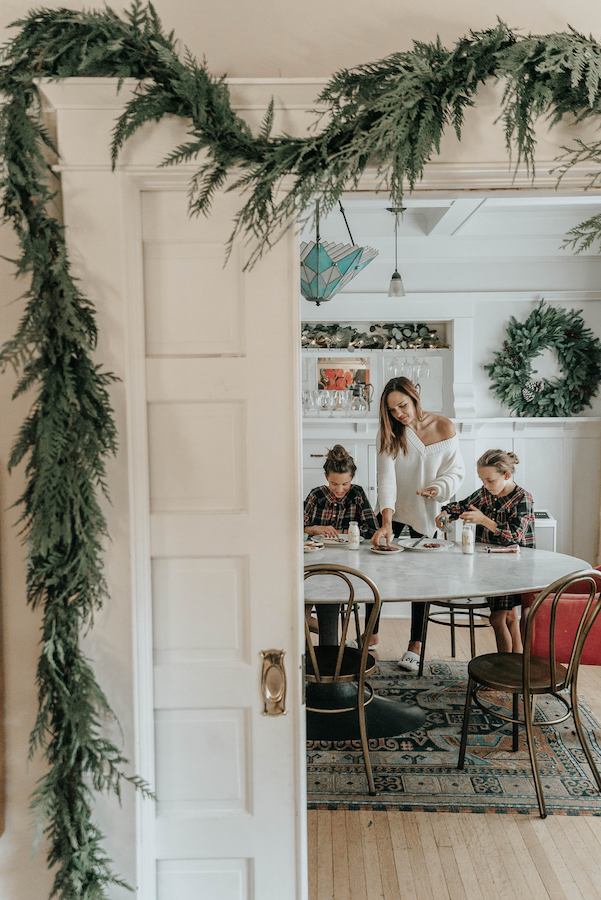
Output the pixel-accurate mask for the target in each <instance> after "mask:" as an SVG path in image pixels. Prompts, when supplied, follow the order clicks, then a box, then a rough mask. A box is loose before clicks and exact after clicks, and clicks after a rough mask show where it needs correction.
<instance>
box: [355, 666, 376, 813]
mask: <svg viewBox="0 0 601 900" xmlns="http://www.w3.org/2000/svg"><path fill="white" fill-rule="evenodd" d="M357 713H358V715H359V736H360V738H361V749H362V750H363V761H364V763H365V774H366V775H367V787H368V790H369V793H370V794H371V795H372V796H373V795H374V794H375V793H376V788H375V785H374V776H373V772H372V769H371V759H370V758H369V741H368V738H367V724H366V721H365V681H364V680H363V679H361V680H360V681H359V684H358V686H357Z"/></svg>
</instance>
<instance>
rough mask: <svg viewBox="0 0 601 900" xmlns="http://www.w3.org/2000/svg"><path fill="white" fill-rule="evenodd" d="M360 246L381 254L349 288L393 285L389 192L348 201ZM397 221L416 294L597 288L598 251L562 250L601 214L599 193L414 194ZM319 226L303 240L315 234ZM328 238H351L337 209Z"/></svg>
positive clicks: (600, 273) (600, 274)
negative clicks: (570, 235) (568, 238)
mask: <svg viewBox="0 0 601 900" xmlns="http://www.w3.org/2000/svg"><path fill="white" fill-rule="evenodd" d="M343 205H344V208H345V212H346V216H347V219H348V223H349V226H350V229H351V232H352V235H353V238H354V241H355V243H356V244H360V245H368V246H370V247H373V248H374V249H376V250H377V251H378V256H377V258H376V259H375V260H374V261H373V262H372V263H370V265H369V266H368V267H367V268H366V269H365V270H364V271H363V272H361V273H360V274H359V275H358V276H357V277H356V278H355V279H354V280H353V281H352V282H351V283H350V285H349V286H348V288H347V289H346V291H345V293H362V292H373V291H377V292H380V291H382V290H384V288H386V289H387V287H388V282H389V280H390V275H391V273H392V270H393V268H394V215H393V214H392V213H391V212H388V211H387V207H388V206H389V205H390V201H389V200H388V199H386V198H383V197H349V198H348V199H347V200H345V201H343ZM404 206H405V207H406V211H405V212H404V213H403V215H402V219H401V220H400V221H399V249H398V259H399V270H400V272H401V275H402V276H403V279H404V281H405V284H406V288H407V290H409V291H411V292H414V291H415V292H428V291H441V290H446V291H470V292H471V291H481V290H486V291H490V290H506V291H532V290H537V291H538V290H549V291H570V290H574V291H582V290H585V291H591V290H592V291H599V290H601V255H600V252H599V249H598V248H597V249H592V250H590V251H588V252H587V253H586V254H582V255H581V256H575V255H574V253H573V252H572V251H570V250H567V249H565V248H562V243H563V241H564V239H565V236H566V234H567V232H568V231H569V230H570V228H572V227H573V226H575V225H577V224H579V223H580V222H582V221H583V220H584V219H587V218H589V217H590V216H593V215H598V214H601V196H600V195H598V194H597V195H595V194H584V195H580V196H577V197H568V196H557V195H556V196H552V197H540V196H531V197H508V196H484V195H472V194H470V195H469V196H465V197H461V198H455V199H453V198H435V197H413V198H408V199H407V200H405V201H404ZM313 234H314V233H313V226H312V224H311V223H308V224H307V225H306V226H305V227H304V229H303V239H305V240H306V239H312V238H313ZM321 236H322V240H324V241H329V240H331V241H336V242H344V243H346V242H349V236H348V232H347V230H346V227H345V224H344V220H343V218H342V215H341V213H340V212H339V210H338V208H336V209H334V210H332V211H331V212H330V213H329V214H328V215H327V216H324V217H322V220H321Z"/></svg>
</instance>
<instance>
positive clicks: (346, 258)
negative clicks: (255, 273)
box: [300, 202, 378, 306]
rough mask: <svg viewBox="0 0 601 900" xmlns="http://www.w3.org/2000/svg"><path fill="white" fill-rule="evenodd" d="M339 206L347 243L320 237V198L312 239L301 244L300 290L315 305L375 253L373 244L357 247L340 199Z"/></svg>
mask: <svg viewBox="0 0 601 900" xmlns="http://www.w3.org/2000/svg"><path fill="white" fill-rule="evenodd" d="M339 206H340V212H341V213H342V216H343V218H344V224H345V225H346V229H347V231H348V234H349V238H350V241H351V242H350V244H336V243H334V242H333V241H322V240H321V238H320V234H319V202H318V203H317V206H316V210H315V240H314V241H303V242H302V244H301V253H300V259H301V293H302V295H303V297H304V298H305V300H311V301H312V302H314V303H316V304H317V306H319V304H320V303H325V302H326V300H331V299H332V297H333V296H334V295H335V294H337V293H338V291H340V290H342V288H343V287H344V286H345V285H347V284H348V283H349V281H352V279H353V278H354V277H355V275H357V274H358V273H359V272H360V271H361V270H362V269H364V268H365V266H367V265H368V264H369V263H370V262H371V261H372V259H375V257H376V256H377V255H378V251H377V250H374V249H373V248H372V247H358V246H357V245H356V244H355V242H354V241H353V236H352V234H351V230H350V228H349V224H348V222H347V220H346V215H345V213H344V209H343V207H342V203H339Z"/></svg>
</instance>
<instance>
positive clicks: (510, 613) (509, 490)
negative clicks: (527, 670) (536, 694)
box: [436, 450, 535, 653]
mask: <svg viewBox="0 0 601 900" xmlns="http://www.w3.org/2000/svg"><path fill="white" fill-rule="evenodd" d="M518 463H519V459H518V458H517V456H516V454H515V453H512V452H511V451H505V450H487V451H486V452H485V453H483V454H482V456H481V457H480V458H479V460H478V462H477V464H476V465H477V468H478V477H479V478H480V481H481V482H482V487H481V488H480V490H478V491H475V492H474V493H473V494H470V496H469V497H466V498H465V500H461V501H460V502H459V503H448V504H447V505H446V506H443V507H442V510H441V513H440V515H438V516H437V518H436V524H437V525H438V526H439V527H441V526H442V519H441V516H442V515H444V514H445V513H446V516H447V519H450V520H451V521H452V520H453V519H463V521H464V522H473V523H474V524H475V525H476V540H477V541H480V542H481V543H483V544H503V545H505V546H508V545H509V544H517V545H518V546H520V547H534V545H535V542H534V503H533V500H532V494H529V493H528V491H526V490H524V488H522V487H520V486H519V485H517V484H516V483H515V481H514V480H513V473H514V472H515V467H516V466H517V465H518ZM486 599H487V601H488V605H489V607H490V610H491V612H490V623H491V625H492V627H493V628H494V631H495V637H496V640H497V650H498V651H499V653H521V652H522V637H521V634H520V624H519V621H518V618H517V616H516V614H515V607H516V606H520V604H521V602H522V595H521V594H506V595H504V596H502V597H487V598H486Z"/></svg>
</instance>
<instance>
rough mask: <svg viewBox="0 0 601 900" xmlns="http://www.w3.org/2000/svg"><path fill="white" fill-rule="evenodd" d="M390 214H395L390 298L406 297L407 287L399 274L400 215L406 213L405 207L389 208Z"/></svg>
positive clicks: (389, 288)
mask: <svg viewBox="0 0 601 900" xmlns="http://www.w3.org/2000/svg"><path fill="white" fill-rule="evenodd" d="M387 209H388V212H391V213H394V272H393V273H392V278H391V279H390V285H389V287H388V296H389V297H404V296H405V286H404V285H403V279H402V278H401V274H400V272H399V214H400V215H402V214H403V213H404V212H405V207H404V206H388V207H387Z"/></svg>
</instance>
